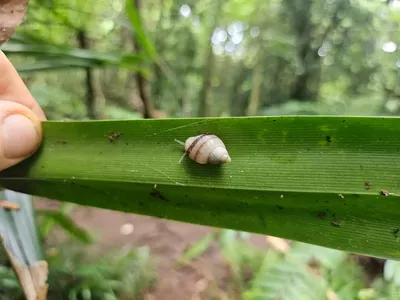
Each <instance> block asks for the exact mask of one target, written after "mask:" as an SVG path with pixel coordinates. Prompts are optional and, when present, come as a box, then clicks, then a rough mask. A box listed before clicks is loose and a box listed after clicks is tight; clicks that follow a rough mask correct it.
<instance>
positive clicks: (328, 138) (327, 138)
mask: <svg viewBox="0 0 400 300" xmlns="http://www.w3.org/2000/svg"><path fill="white" fill-rule="evenodd" d="M326 141H327V142H328V143H332V138H331V137H330V136H329V135H327V136H326Z"/></svg>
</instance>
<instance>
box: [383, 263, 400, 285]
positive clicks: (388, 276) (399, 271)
mask: <svg viewBox="0 0 400 300" xmlns="http://www.w3.org/2000/svg"><path fill="white" fill-rule="evenodd" d="M383 275H384V278H385V280H387V281H392V282H393V284H394V285H396V286H400V262H399V261H393V260H387V261H386V262H385V267H384V272H383Z"/></svg>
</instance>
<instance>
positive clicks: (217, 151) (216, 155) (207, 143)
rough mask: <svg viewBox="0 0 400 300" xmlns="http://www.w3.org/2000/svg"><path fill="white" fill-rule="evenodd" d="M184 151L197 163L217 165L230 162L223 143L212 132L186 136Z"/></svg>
mask: <svg viewBox="0 0 400 300" xmlns="http://www.w3.org/2000/svg"><path fill="white" fill-rule="evenodd" d="M185 151H186V154H188V155H189V157H190V158H191V159H192V160H194V161H196V162H197V163H199V164H213V165H219V164H225V163H229V162H231V157H230V156H229V154H228V151H227V150H226V147H225V144H224V143H223V142H222V141H221V139H220V138H219V137H217V136H216V135H213V134H210V135H208V134H201V135H198V136H193V137H190V138H188V139H187V140H186V142H185Z"/></svg>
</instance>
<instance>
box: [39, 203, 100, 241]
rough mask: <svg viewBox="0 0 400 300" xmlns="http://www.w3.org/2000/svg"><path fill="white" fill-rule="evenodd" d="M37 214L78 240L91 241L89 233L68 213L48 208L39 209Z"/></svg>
mask: <svg viewBox="0 0 400 300" xmlns="http://www.w3.org/2000/svg"><path fill="white" fill-rule="evenodd" d="M38 214H39V215H41V216H44V217H45V218H48V219H50V220H51V221H53V222H54V223H55V224H57V225H59V226H60V227H61V228H62V229H63V230H65V231H66V232H68V233H69V234H71V235H72V236H73V237H75V238H76V239H78V240H79V241H81V242H83V243H86V244H90V243H92V242H93V238H92V237H91V235H90V234H89V233H88V232H87V231H86V230H85V229H84V228H82V227H80V226H79V225H77V224H75V222H74V220H72V219H71V218H70V217H69V216H68V215H66V214H64V213H62V212H59V211H50V210H39V211H38Z"/></svg>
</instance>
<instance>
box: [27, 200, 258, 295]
mask: <svg viewBox="0 0 400 300" xmlns="http://www.w3.org/2000/svg"><path fill="white" fill-rule="evenodd" d="M34 203H35V207H36V208H41V209H43V208H57V207H58V206H59V202H57V201H50V200H42V199H36V200H35V202H34ZM71 216H72V218H73V219H74V220H75V222H76V223H77V224H78V225H80V226H82V227H84V228H86V229H88V230H90V232H92V233H94V234H95V236H96V247H99V248H100V249H108V248H110V247H118V246H123V245H132V246H149V247H150V249H151V253H152V258H153V259H154V258H155V262H156V265H157V272H158V273H157V277H158V278H157V283H156V286H155V288H154V289H152V290H151V291H149V292H147V293H146V295H145V296H144V299H146V300H153V299H157V300H158V299H163V300H169V299H182V300H186V299H188V300H189V299H190V300H198V299H209V296H210V295H209V294H207V296H206V295H205V292H204V291H205V290H206V289H207V288H208V287H209V285H210V284H211V283H213V282H214V284H215V283H217V284H218V285H221V284H223V282H224V281H226V277H227V276H228V270H227V268H226V265H225V264H224V262H223V259H222V257H221V256H220V254H219V252H218V251H217V248H216V247H210V249H208V250H207V251H206V253H205V254H203V255H202V257H201V259H199V260H197V261H196V262H195V263H194V264H192V266H191V267H177V265H176V258H178V257H179V256H181V255H182V254H183V253H184V251H185V250H186V249H187V248H189V247H190V246H191V245H192V244H193V243H195V242H197V241H198V240H200V239H201V238H202V237H203V236H204V235H205V234H207V233H209V232H211V231H213V230H216V229H214V228H211V227H206V226H199V225H193V224H186V223H181V222H174V221H169V220H164V219H158V218H153V217H147V216H141V215H135V214H127V213H121V212H116V211H110V210H104V209H97V208H91V207H84V206H79V207H77V208H76V209H74V211H73V213H72V214H71ZM124 224H125V226H123V225H124ZM126 224H128V225H126ZM121 226H123V228H128V229H129V230H128V232H129V231H130V234H128V235H124V234H122V233H121ZM132 229H133V230H132ZM125 234H126V232H125ZM251 240H252V241H253V242H254V243H255V244H256V245H258V246H260V247H265V246H266V238H265V237H263V236H260V235H253V236H252V237H251ZM224 278H225V280H224ZM217 290H218V296H217V297H216V299H232V296H231V295H230V296H228V295H225V294H224V292H223V290H222V289H217ZM209 291H210V289H208V291H207V293H209Z"/></svg>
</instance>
